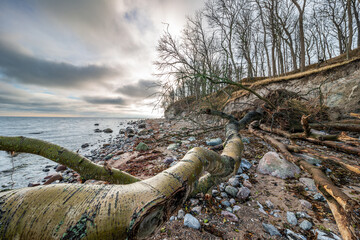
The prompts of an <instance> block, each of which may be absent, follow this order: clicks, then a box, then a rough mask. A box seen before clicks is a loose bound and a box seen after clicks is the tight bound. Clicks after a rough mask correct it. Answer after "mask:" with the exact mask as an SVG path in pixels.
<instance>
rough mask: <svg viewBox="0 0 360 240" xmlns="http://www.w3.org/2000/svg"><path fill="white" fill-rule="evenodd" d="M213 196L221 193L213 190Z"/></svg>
mask: <svg viewBox="0 0 360 240" xmlns="http://www.w3.org/2000/svg"><path fill="white" fill-rule="evenodd" d="M211 194H212V195H213V196H216V195H218V194H219V191H218V190H216V189H213V190H212V191H211Z"/></svg>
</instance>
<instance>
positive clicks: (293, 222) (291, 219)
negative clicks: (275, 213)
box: [286, 212, 297, 225]
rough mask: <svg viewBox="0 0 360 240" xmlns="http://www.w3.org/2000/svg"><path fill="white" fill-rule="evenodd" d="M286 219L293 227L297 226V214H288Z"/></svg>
mask: <svg viewBox="0 0 360 240" xmlns="http://www.w3.org/2000/svg"><path fill="white" fill-rule="evenodd" d="M286 219H287V221H288V222H289V223H290V224H291V225H296V224H297V219H296V216H295V213H293V212H286Z"/></svg>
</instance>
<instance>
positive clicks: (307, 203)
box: [300, 199, 312, 209]
mask: <svg viewBox="0 0 360 240" xmlns="http://www.w3.org/2000/svg"><path fill="white" fill-rule="evenodd" d="M300 204H301V205H302V206H304V207H306V208H307V209H312V204H311V203H309V202H308V201H306V200H304V199H300Z"/></svg>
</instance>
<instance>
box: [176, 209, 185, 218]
mask: <svg viewBox="0 0 360 240" xmlns="http://www.w3.org/2000/svg"><path fill="white" fill-rule="evenodd" d="M184 216H185V212H184V210H182V209H180V210H179V211H178V215H177V218H178V219H183V218H184Z"/></svg>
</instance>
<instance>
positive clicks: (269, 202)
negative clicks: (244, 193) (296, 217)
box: [265, 200, 275, 209]
mask: <svg viewBox="0 0 360 240" xmlns="http://www.w3.org/2000/svg"><path fill="white" fill-rule="evenodd" d="M265 204H266V206H267V207H268V208H270V209H273V208H274V207H275V206H274V204H273V203H272V202H271V201H270V200H266V201H265Z"/></svg>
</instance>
